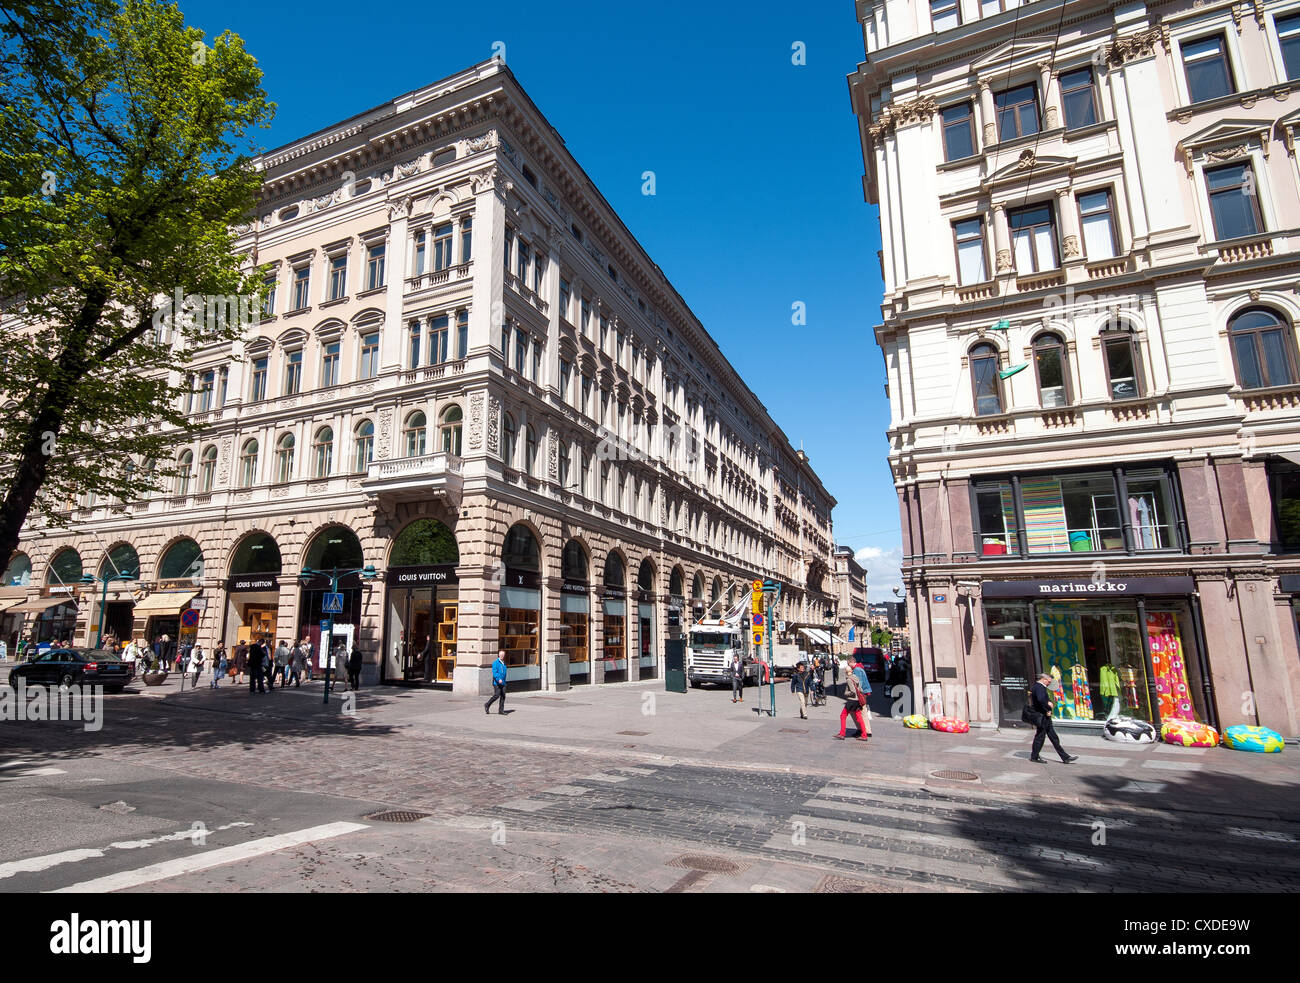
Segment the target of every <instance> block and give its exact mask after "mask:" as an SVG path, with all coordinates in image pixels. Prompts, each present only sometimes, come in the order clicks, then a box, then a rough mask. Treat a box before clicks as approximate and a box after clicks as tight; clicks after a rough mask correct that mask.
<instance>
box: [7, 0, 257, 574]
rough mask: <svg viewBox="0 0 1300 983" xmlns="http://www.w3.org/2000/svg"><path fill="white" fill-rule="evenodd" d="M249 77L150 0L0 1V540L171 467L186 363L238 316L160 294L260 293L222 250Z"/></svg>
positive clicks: (249, 153)
mask: <svg viewBox="0 0 1300 983" xmlns="http://www.w3.org/2000/svg"><path fill="white" fill-rule="evenodd" d="M261 80H262V73H261V70H260V69H259V68H258V67H257V64H256V62H255V60H254V59H253V57H252V56H251V55H249V54H248V53H247V52H246V51H245V50H244V46H243V42H242V41H241V40H240V39H239V38H238V37H237V36H235V35H233V34H230V33H229V32H227V33H225V34H222V35H221V36H220V37H218V38H216V39H214V40H212V41H211V42H210V43H209V42H208V41H207V40H206V38H205V35H204V33H203V32H202V31H201V30H199V29H198V28H195V27H187V26H186V25H185V22H184V17H183V15H182V14H181V12H180V10H179V9H177V7H176V6H175V5H172V4H165V3H161V2H159V0H122V2H121V3H120V5H119V4H118V3H117V2H112V0H60V2H52V0H25V2H23V3H21V4H18V3H11V2H8V0H0V365H3V368H4V372H3V376H2V379H3V381H0V387H2V389H3V391H2V392H0V402H3V403H4V404H5V405H4V412H3V413H0V497H2V501H0V557H7V556H9V555H10V553H11V552H12V550H13V549H14V547H15V546H16V545H17V542H18V534H19V531H20V530H21V528H22V526H23V524H24V522H26V521H27V519H28V517H29V515H30V514H31V513H32V512H33V510H35V511H36V513H37V514H39V515H42V516H44V518H45V519H46V521H48V522H50V523H51V524H61V523H63V522H65V521H66V519H67V516H66V509H67V508H68V503H69V502H71V501H72V500H73V499H74V498H75V497H76V496H77V495H79V494H83V493H85V492H94V493H96V494H97V495H99V496H104V497H111V498H118V499H121V500H123V501H130V500H132V499H136V498H139V497H140V496H141V495H142V494H143V493H144V492H146V491H150V490H156V489H157V488H158V487H160V484H161V482H162V480H163V479H165V478H166V477H167V476H168V475H169V474H173V473H174V471H175V469H174V467H173V466H171V465H161V466H157V465H156V462H159V461H170V459H171V448H172V447H173V446H174V444H175V443H176V442H177V441H178V440H180V439H185V438H188V437H189V435H190V434H191V433H192V432H193V429H194V428H193V427H192V425H191V423H190V421H189V420H187V418H186V417H185V415H184V407H182V406H181V400H180V397H181V395H182V394H183V392H184V389H185V388H186V386H187V383H186V380H185V377H184V375H183V369H184V366H185V365H186V364H187V363H188V362H189V360H190V358H191V356H192V355H193V353H194V352H195V351H196V350H197V348H198V347H200V346H202V345H205V344H210V343H216V342H223V341H227V340H230V339H232V338H234V337H236V336H237V335H239V334H240V333H241V325H240V324H239V323H238V322H237V319H236V320H235V321H234V322H233V323H232V322H230V321H228V322H227V323H224V324H222V323H216V324H214V323H212V322H211V320H206V321H205V319H203V318H194V317H186V316H185V314H186V313H187V312H186V310H185V308H186V307H187V306H188V305H184V304H182V305H181V308H182V309H181V310H173V308H174V307H175V304H174V299H175V298H177V297H206V296H211V297H223V298H239V297H245V298H252V299H253V302H254V303H256V298H258V297H259V296H260V291H261V290H262V279H261V275H260V274H259V272H258V271H257V270H256V269H255V268H254V266H253V262H254V261H255V258H256V257H255V256H247V255H243V256H241V255H238V254H237V253H236V251H235V248H234V241H235V237H236V234H237V232H236V229H237V227H238V225H239V224H240V223H242V222H247V221H249V220H250V216H251V215H253V214H255V205H256V202H257V197H258V193H259V190H260V187H261V179H260V176H259V174H258V173H257V171H256V170H255V169H254V168H253V167H252V166H251V162H252V159H253V157H254V155H255V153H256V149H255V148H254V146H253V145H252V141H251V131H252V130H253V129H255V128H258V127H265V126H267V125H269V121H270V118H271V116H272V114H273V112H274V107H273V106H272V104H271V103H269V102H268V101H267V98H266V94H265V93H264V92H263V91H262V88H261ZM236 304H237V301H236ZM209 306H211V305H209ZM236 309H237V308H236Z"/></svg>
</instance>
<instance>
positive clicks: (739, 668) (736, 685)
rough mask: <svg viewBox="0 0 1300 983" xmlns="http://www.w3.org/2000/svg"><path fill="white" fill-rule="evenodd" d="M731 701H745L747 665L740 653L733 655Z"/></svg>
mask: <svg viewBox="0 0 1300 983" xmlns="http://www.w3.org/2000/svg"><path fill="white" fill-rule="evenodd" d="M731 702H732V703H744V702H745V665H744V663H743V662H741V661H740V656H739V655H733V656H732V657H731Z"/></svg>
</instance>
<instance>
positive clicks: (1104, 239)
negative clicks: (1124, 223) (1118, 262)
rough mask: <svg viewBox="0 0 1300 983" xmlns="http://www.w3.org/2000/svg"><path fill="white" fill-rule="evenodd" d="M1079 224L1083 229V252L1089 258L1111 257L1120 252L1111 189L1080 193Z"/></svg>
mask: <svg viewBox="0 0 1300 983" xmlns="http://www.w3.org/2000/svg"><path fill="white" fill-rule="evenodd" d="M1079 224H1080V226H1081V227H1082V230H1083V254H1084V256H1086V257H1087V258H1088V259H1090V260H1096V259H1110V258H1112V257H1113V256H1115V255H1116V254H1117V253H1118V252H1119V243H1118V237H1117V236H1116V235H1115V214H1114V209H1113V208H1112V207H1111V200H1110V192H1109V191H1088V192H1084V193H1081V194H1080V195H1079Z"/></svg>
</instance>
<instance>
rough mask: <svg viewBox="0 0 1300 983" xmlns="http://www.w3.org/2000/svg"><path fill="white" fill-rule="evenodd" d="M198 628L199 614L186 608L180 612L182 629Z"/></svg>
mask: <svg viewBox="0 0 1300 983" xmlns="http://www.w3.org/2000/svg"><path fill="white" fill-rule="evenodd" d="M198 626H199V612H197V611H195V610H194V609H193V608H187V609H186V610H184V611H182V612H181V627H182V628H197V627H198Z"/></svg>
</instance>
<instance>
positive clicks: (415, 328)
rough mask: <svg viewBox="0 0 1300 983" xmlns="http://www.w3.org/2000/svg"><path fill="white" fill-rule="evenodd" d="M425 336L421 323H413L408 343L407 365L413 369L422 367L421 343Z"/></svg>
mask: <svg viewBox="0 0 1300 983" xmlns="http://www.w3.org/2000/svg"><path fill="white" fill-rule="evenodd" d="M423 335H424V329H423V327H422V326H421V325H420V322H419V321H412V322H411V328H410V333H409V339H408V342H407V349H408V354H407V365H408V367H410V368H412V369H418V368H419V367H420V343H421V341H422V338H423Z"/></svg>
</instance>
